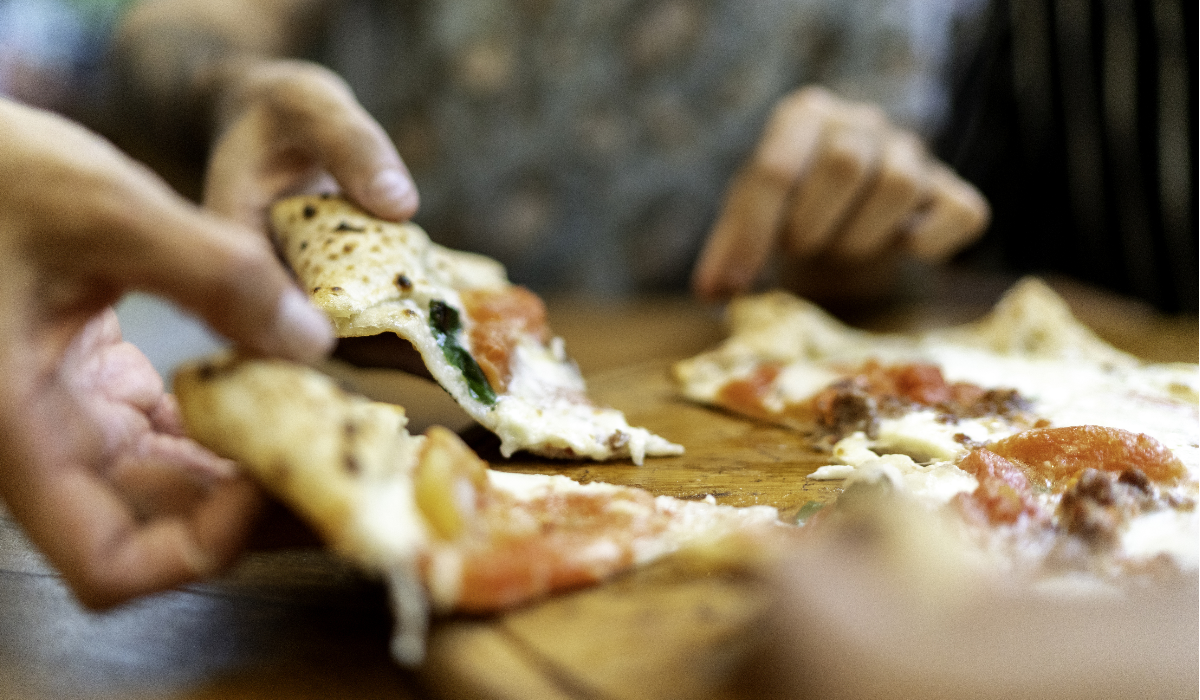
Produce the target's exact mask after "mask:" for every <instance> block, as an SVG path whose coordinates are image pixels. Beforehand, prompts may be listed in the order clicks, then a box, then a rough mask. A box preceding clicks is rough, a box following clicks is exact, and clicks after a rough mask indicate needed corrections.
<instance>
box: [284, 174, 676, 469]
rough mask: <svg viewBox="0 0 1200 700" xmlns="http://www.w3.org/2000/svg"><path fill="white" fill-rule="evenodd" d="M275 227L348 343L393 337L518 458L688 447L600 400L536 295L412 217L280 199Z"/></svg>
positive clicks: (327, 200) (636, 454)
mask: <svg viewBox="0 0 1200 700" xmlns="http://www.w3.org/2000/svg"><path fill="white" fill-rule="evenodd" d="M271 221H272V227H273V229H274V232H275V236H276V241H277V244H278V246H279V248H280V250H282V251H283V254H284V256H285V258H286V259H287V261H288V263H289V264H290V265H291V267H292V269H293V270H294V271H295V273H296V275H297V277H298V278H299V280H300V282H301V284H302V285H303V286H304V287H305V288H306V289H307V291H308V292H309V295H310V297H311V298H312V300H313V302H314V303H315V304H316V305H317V306H318V307H320V308H321V309H323V310H324V311H325V312H326V313H328V314H329V317H330V318H331V319H332V320H333V323H334V327H335V328H336V330H337V333H338V335H339V336H341V337H343V338H350V337H364V336H375V335H379V334H383V333H395V334H396V335H397V336H399V337H400V338H403V339H404V340H407V341H408V342H410V343H412V345H413V347H414V348H415V349H416V350H417V351H418V352H419V353H420V354H421V357H422V359H423V360H424V362H425V365H426V367H427V368H428V369H429V372H430V374H432V376H433V378H434V379H435V380H436V381H437V382H438V383H439V384H441V386H442V387H443V388H445V389H446V391H447V392H449V393H450V395H451V396H453V397H454V399H455V400H456V401H457V402H458V404H459V405H460V406H462V407H463V409H465V410H466V412H467V413H468V414H469V415H470V416H471V417H472V418H473V419H475V420H476V421H478V422H479V423H480V424H482V425H483V426H484V427H486V428H488V429H489V430H491V431H492V432H494V433H495V434H496V435H497V436H499V437H500V441H501V442H500V451H501V453H502V454H503V455H504V456H506V457H507V456H510V455H512V454H513V453H514V452H516V451H517V450H527V451H529V452H533V453H535V454H539V455H543V456H547V457H564V458H576V459H595V460H606V459H613V458H619V457H629V458H631V459H632V460H633V461H634V463H636V464H641V463H642V461H643V459H644V457H645V456H647V455H650V456H665V455H678V454H681V453H682V452H683V448H682V447H681V446H679V445H676V444H673V443H671V442H669V441H667V440H665V439H663V438H662V437H659V436H657V435H654V434H652V433H651V432H649V431H648V430H646V429H644V428H638V427H631V426H630V425H629V424H628V423H627V421H626V420H625V416H624V415H623V414H622V413H621V412H620V411H618V410H615V409H612V408H602V407H598V406H594V405H592V403H591V402H590V401H589V400H588V397H587V393H586V386H585V384H584V381H583V378H582V376H581V375H580V373H579V369H578V367H576V365H575V364H574V362H572V361H571V360H570V358H569V357H568V356H567V354H566V350H565V347H564V344H563V342H562V340H561V339H560V338H556V337H553V336H552V334H551V332H550V329H549V327H548V326H547V324H546V311H545V308H544V306H543V304H542V301H541V299H539V298H538V297H537V296H536V295H535V294H533V293H532V292H530V291H529V290H528V289H525V288H524V287H520V286H515V285H513V284H511V283H510V282H509V281H508V278H507V277H506V275H505V272H504V268H503V267H502V266H501V265H500V264H499V263H497V262H496V261H494V260H492V259H490V258H486V257H483V256H480V255H474V254H471V253H464V252H459V251H454V250H450V249H448V248H444V247H442V246H439V245H437V244H435V243H433V242H431V241H430V240H429V237H428V236H427V235H426V233H425V232H424V231H423V230H421V228H420V227H418V226H417V225H415V224H412V223H405V224H397V223H393V222H388V221H383V220H380V219H376V218H374V217H372V216H370V215H368V214H366V213H365V212H363V211H362V210H360V209H359V208H357V207H355V206H354V205H352V204H350V203H349V202H347V201H345V200H342V199H339V198H335V197H329V196H321V197H318V196H306V197H295V198H292V199H287V200H284V201H282V202H280V203H278V204H277V205H276V206H275V207H274V209H273V211H272V219H271Z"/></svg>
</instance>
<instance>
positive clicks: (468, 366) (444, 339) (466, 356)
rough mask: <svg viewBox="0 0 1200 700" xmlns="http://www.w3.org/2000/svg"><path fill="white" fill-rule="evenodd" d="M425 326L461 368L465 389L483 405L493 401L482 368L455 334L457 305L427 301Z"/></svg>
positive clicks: (458, 325)
mask: <svg viewBox="0 0 1200 700" xmlns="http://www.w3.org/2000/svg"><path fill="white" fill-rule="evenodd" d="M429 327H430V329H432V330H433V339H434V340H435V341H436V342H437V344H438V347H440V348H441V349H442V354H443V355H445V356H446V361H447V362H449V363H450V364H451V365H453V366H454V367H455V368H457V369H458V371H459V372H462V375H463V378H464V379H466V380H467V393H469V394H470V395H471V396H472V397H473V398H474V399H475V400H476V401H478V402H480V403H482V404H484V405H485V406H491V405H493V404H495V403H496V392H495V391H493V390H492V385H491V384H489V383H488V380H487V377H486V376H484V374H483V369H481V368H480V367H479V363H478V362H476V361H475V358H473V357H471V353H469V352H467V351H466V349H465V348H464V347H463V346H462V345H460V344H459V342H458V334H459V333H461V332H462V319H460V318H459V316H458V309H456V308H454V307H453V306H450V305H449V304H447V303H446V302H444V301H439V300H437V299H434V300H432V301H430V302H429Z"/></svg>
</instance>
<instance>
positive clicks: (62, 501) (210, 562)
mask: <svg viewBox="0 0 1200 700" xmlns="http://www.w3.org/2000/svg"><path fill="white" fill-rule="evenodd" d="M40 486H41V487H42V488H41V489H39V490H40V491H41V492H40V493H34V494H32V496H33V497H34V498H35V499H36V500H37V502H39V503H41V504H43V507H41V508H38V509H36V510H35V511H34V512H32V513H29V512H23V513H20V514H18V515H19V516H25V517H21V520H22V523H23V524H24V525H25V527H26V528H27V530H28V532H29V536H30V538H31V539H32V540H33V541H34V542H35V543H36V544H37V545H38V546H39V548H41V549H42V550H43V551H44V552H45V553H46V555H47V557H49V558H50V560H51V561H52V562H54V563H55V565H56V566H57V567H58V568H59V570H60V571H61V572H62V574H63V576H64V578H65V579H66V580H67V583H68V584H69V585H70V586H71V588H72V589H73V590H74V591H75V592H76V595H77V596H78V597H79V599H80V601H81V602H83V603H84V604H85V605H88V606H90V607H107V606H110V605H114V604H116V603H119V602H121V601H124V600H127V599H129V598H133V597H135V596H138V595H143V594H146V593H151V592H155V591H161V590H165V589H169V588H172V587H175V586H178V585H180V584H182V583H186V582H189V581H193V580H196V579H199V578H203V577H207V576H212V575H213V574H215V573H217V572H219V571H221V570H223V569H224V568H226V567H227V566H228V565H229V564H230V563H231V562H232V561H233V559H234V557H235V556H236V555H237V554H238V553H239V552H240V551H242V549H243V548H244V546H245V542H246V538H247V537H248V533H250V532H251V531H252V526H253V522H254V519H255V517H256V515H257V513H258V510H259V508H260V505H261V501H260V498H261V497H260V496H259V494H258V492H257V490H256V489H255V488H254V487H253V485H251V484H250V483H249V482H248V481H246V480H243V479H231V480H228V481H225V482H222V483H220V484H218V485H216V486H214V487H212V488H211V490H210V491H209V493H208V495H207V498H206V499H205V500H204V501H203V503H201V504H200V505H199V506H198V507H196V508H195V509H194V510H193V511H192V512H191V513H190V514H189V515H187V516H186V517H170V518H161V519H157V520H153V521H151V522H149V523H147V524H139V523H138V522H137V521H136V520H135V518H134V516H133V514H132V512H131V511H130V510H129V509H128V507H127V506H126V505H125V503H124V502H123V501H122V500H121V499H120V498H118V497H117V495H116V494H115V493H114V492H113V491H112V490H111V489H110V488H109V486H108V484H107V483H106V482H104V481H103V480H101V479H99V478H98V477H96V476H95V475H94V474H91V473H88V472H86V471H68V472H65V473H57V474H56V478H55V479H53V480H45V481H43V482H41V483H40ZM47 504H50V505H53V507H45V506H46V505H47Z"/></svg>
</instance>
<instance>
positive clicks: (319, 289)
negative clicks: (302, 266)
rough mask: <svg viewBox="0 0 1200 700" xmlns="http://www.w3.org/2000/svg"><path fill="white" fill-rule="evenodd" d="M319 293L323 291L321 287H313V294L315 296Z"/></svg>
mask: <svg viewBox="0 0 1200 700" xmlns="http://www.w3.org/2000/svg"><path fill="white" fill-rule="evenodd" d="M319 291H321V288H320V287H313V290H312V293H313V294H316V293H317V292H319Z"/></svg>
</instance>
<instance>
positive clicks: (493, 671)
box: [0, 279, 1197, 700]
mask: <svg viewBox="0 0 1200 700" xmlns="http://www.w3.org/2000/svg"><path fill="white" fill-rule="evenodd" d="M1009 281H1010V280H1000V281H999V282H996V281H982V282H981V281H979V280H978V279H974V281H971V282H970V283H969V284H966V286H964V282H963V281H962V280H958V281H956V280H954V279H950V280H949V281H947V282H945V283H944V284H945V285H946V286H947V289H941V290H939V291H940V293H939V294H938V295H937V296H936V297H935V298H936V299H938V300H939V301H935V302H931V303H919V304H909V305H904V306H899V307H895V308H892V309H888V310H887V311H886V312H885V313H883V314H881V315H877V316H874V317H867V318H862V319H858V320H859V321H860V325H864V326H866V327H871V328H876V329H887V330H895V329H904V328H907V329H915V328H922V327H928V326H930V325H939V324H945V323H956V322H960V321H964V320H968V319H970V318H973V317H975V316H977V315H979V314H980V313H982V312H983V311H985V310H986V309H987V308H988V307H989V306H990V304H991V303H992V302H993V301H994V300H995V298H996V296H997V295H998V294H999V293H1000V291H1002V290H1003V288H1004V286H1006V284H1007V283H1008V282H1009ZM1058 286H1059V289H1060V291H1062V292H1063V293H1064V295H1065V296H1066V297H1067V298H1068V299H1069V300H1070V301H1071V303H1072V305H1073V307H1074V308H1075V309H1076V311H1077V313H1079V315H1080V316H1081V317H1082V318H1083V320H1084V321H1086V322H1088V323H1089V324H1090V325H1092V326H1093V327H1095V328H1096V329H1097V330H1098V331H1099V332H1100V333H1101V335H1103V336H1105V337H1106V338H1107V339H1109V340H1110V341H1111V342H1114V343H1115V344H1117V345H1118V346H1120V347H1124V348H1126V349H1129V350H1131V351H1133V352H1135V353H1138V354H1141V355H1142V356H1144V357H1148V358H1150V359H1154V360H1178V361H1189V362H1195V361H1196V359H1197V325H1196V320H1195V319H1194V318H1164V317H1161V316H1158V315H1156V314H1153V313H1151V312H1149V311H1147V310H1146V309H1145V308H1143V307H1140V306H1138V305H1136V304H1132V303H1129V302H1127V301H1124V300H1121V299H1117V298H1114V297H1109V296H1106V295H1103V294H1099V293H1096V292H1095V291H1094V290H1089V289H1086V288H1082V287H1079V286H1077V285H1071V284H1069V283H1060V284H1059V285H1058ZM949 292H953V293H949ZM551 324H552V326H553V327H554V329H555V331H556V332H557V333H559V334H560V335H562V336H563V337H564V338H566V340H567V347H568V351H569V352H571V354H572V355H573V356H574V357H575V358H576V359H577V361H578V362H579V364H580V366H581V367H582V368H583V369H584V370H585V374H586V375H587V376H588V377H589V384H590V387H591V391H592V393H593V395H594V397H595V398H597V399H598V400H599V401H602V402H606V403H609V404H611V405H614V406H616V407H618V408H621V409H623V410H625V411H626V412H627V413H628V414H629V416H630V418H631V422H632V423H634V424H643V425H647V426H648V427H650V428H651V429H653V430H657V431H659V432H661V433H662V434H664V435H666V436H667V437H669V438H671V439H674V440H677V441H680V442H683V443H685V444H686V445H687V447H688V449H689V453H688V455H687V456H685V457H683V458H679V459H674V460H671V459H664V460H651V461H648V463H647V465H646V466H645V467H642V468H636V467H633V466H632V465H629V464H614V465H595V464H567V465H563V464H561V463H559V464H555V463H550V462H545V461H539V460H518V461H515V462H512V463H508V464H505V465H500V464H498V465H497V466H500V467H502V468H508V469H515V470H523V471H533V470H543V471H544V470H547V469H555V470H556V471H559V472H561V473H565V474H568V475H570V476H572V477H574V478H577V479H581V480H585V481H588V480H606V481H614V482H618V483H627V484H635V485H639V486H642V487H645V488H648V489H650V490H651V491H654V492H657V493H666V494H669V495H674V496H681V497H688V498H696V497H702V496H703V495H706V494H712V495H713V496H714V497H716V498H717V499H718V500H719V501H721V502H724V503H731V504H735V505H749V504H753V503H767V504H771V505H775V506H778V507H780V509H781V511H782V512H783V514H784V516H785V517H786V516H788V515H794V513H795V511H796V510H797V509H798V508H799V507H800V506H801V505H802V504H803V503H805V502H807V501H809V500H823V499H825V498H828V497H830V496H831V495H832V494H833V492H834V490H835V487H833V486H829V485H827V484H825V483H824V482H822V485H814V484H809V483H807V482H805V480H804V475H805V474H806V473H807V472H808V471H810V470H811V469H812V468H814V467H815V466H818V465H819V464H820V463H821V459H820V458H819V457H817V456H815V455H813V454H812V453H811V451H809V450H807V449H806V447H805V446H804V445H802V444H800V442H799V440H798V439H797V438H796V437H795V436H792V435H790V434H788V433H786V432H785V431H781V430H778V429H774V428H768V427H762V426H757V425H754V424H751V423H748V422H746V421H743V420H741V419H737V418H735V417H732V416H726V415H723V414H720V413H716V412H712V411H707V410H705V409H701V408H699V407H696V406H692V405H689V404H686V403H684V402H682V401H680V400H678V399H677V398H675V396H674V394H673V392H672V389H671V386H670V384H669V382H668V380H667V377H666V368H667V367H668V366H669V363H670V361H672V360H674V359H678V358H681V357H685V356H687V355H690V354H694V353H695V352H698V351H699V350H702V349H704V348H706V347H709V346H711V345H712V344H714V343H715V342H717V341H718V340H719V339H720V338H721V335H722V331H721V326H720V321H719V312H718V310H717V309H714V308H706V307H702V306H700V305H697V304H695V303H693V302H691V301H688V300H685V299H678V298H671V299H646V300H640V301H637V302H631V303H626V304H619V305H604V304H597V303H585V302H578V301H575V302H573V301H569V300H563V301H559V302H555V303H553V304H551ZM330 369H331V371H332V372H333V373H335V374H338V375H340V376H341V377H342V378H343V379H346V380H347V381H350V382H351V383H353V384H356V385H358V386H360V387H361V388H363V389H364V390H368V393H371V394H373V395H375V396H376V397H377V398H382V399H391V400H396V401H398V402H400V403H403V404H405V405H406V406H408V407H409V409H410V414H411V415H412V418H413V422H412V427H414V428H416V429H418V430H419V429H423V428H424V427H425V426H426V425H429V424H432V423H441V424H448V425H451V426H452V427H455V428H465V427H467V424H468V423H467V421H466V420H465V416H463V414H462V413H461V412H460V411H458V409H457V407H455V406H453V404H451V403H450V402H449V401H448V399H446V398H445V396H444V394H443V393H442V392H441V391H440V390H438V389H435V388H432V387H430V386H428V385H424V384H422V383H421V382H420V381H418V380H414V379H412V378H408V377H395V376H392V375H391V374H389V373H385V372H379V371H360V370H350V369H347V368H345V367H340V366H332V367H331V368H330ZM664 406H669V407H670V410H669V411H664V410H661V409H662V407H664ZM468 434H469V435H470V433H468ZM474 438H475V441H476V444H477V445H478V446H479V448H480V449H481V450H483V451H485V452H486V451H487V450H488V449H489V446H488V441H487V440H486V439H478V436H474ZM733 467H736V468H733ZM763 600H764V591H763V590H762V589H761V586H759V584H758V583H757V582H756V581H754V580H747V579H739V578H738V577H736V576H724V577H723V576H708V577H695V578H692V579H690V580H689V579H688V578H687V577H682V578H681V577H679V576H675V575H672V572H671V571H669V567H668V569H664V568H663V567H657V568H652V569H649V570H646V571H642V572H637V573H635V574H633V575H631V576H627V577H623V578H621V579H618V580H617V581H615V582H613V583H611V584H609V585H606V586H603V587H600V588H596V589H592V590H588V591H581V592H577V593H573V594H570V595H567V596H561V597H559V598H556V599H554V600H551V601H548V602H546V603H543V604H539V605H534V606H530V607H528V608H525V609H523V610H519V611H516V612H514V613H510V614H508V615H505V616H501V617H495V618H484V619H461V618H459V619H448V620H442V621H439V622H438V623H437V624H436V625H435V629H434V632H433V634H432V637H431V642H430V662H429V663H428V664H426V666H425V667H424V668H422V669H420V670H418V671H416V672H409V671H405V670H402V669H400V668H398V667H397V666H396V665H395V664H393V663H392V662H391V661H390V659H389V658H388V656H387V641H388V637H389V634H390V625H391V616H390V614H389V612H388V610H387V605H386V600H385V596H384V592H383V589H382V588H381V587H380V586H379V585H377V584H375V583H372V582H370V581H365V580H363V579H362V578H361V577H359V576H358V575H356V574H355V573H354V572H352V571H350V570H348V569H347V568H346V567H344V566H343V565H341V564H340V563H339V562H337V561H336V560H334V559H332V558H331V557H329V556H327V555H326V554H324V553H323V552H321V551H317V550H297V551H286V552H274V553H258V554H254V555H251V556H249V557H248V558H247V559H246V560H245V561H244V563H243V564H242V565H240V566H239V567H238V568H237V570H236V571H234V572H233V573H232V574H231V575H229V576H227V577H225V578H222V579H220V580H216V581H211V582H206V583H203V584H196V585H191V586H186V587H184V588H182V589H180V590H176V591H172V592H168V593H163V594H160V595H156V596H152V597H149V598H145V599H142V600H139V601H135V602H133V603H130V604H127V605H125V606H122V607H120V608H118V609H116V610H112V611H109V612H105V613H92V612H87V611H85V610H83V609H81V608H80V607H79V606H78V605H77V604H76V603H75V601H74V600H73V599H72V598H71V596H70V594H69V592H68V591H67V590H66V588H65V587H64V585H63V583H62V581H61V579H60V578H59V577H58V576H57V575H56V574H55V573H54V571H53V570H52V569H51V568H50V567H49V566H48V565H47V564H46V563H45V562H44V561H43V559H42V558H41V557H40V555H39V554H38V553H37V552H36V551H34V550H33V549H31V547H30V546H29V544H28V543H27V541H26V540H25V538H24V537H23V535H22V534H21V532H20V531H19V529H18V528H17V527H16V526H15V525H14V524H13V523H12V522H11V521H10V520H9V519H8V518H7V517H6V516H4V515H3V514H2V513H0V699H5V700H7V699H8V698H28V699H30V700H40V699H43V698H45V699H50V698H289V699H290V700H302V699H304V698H376V697H388V698H433V697H493V698H504V697H511V698H533V697H545V698H589V699H592V698H622V699H624V698H666V697H717V696H721V697H737V696H738V693H737V692H736V689H732V690H731V689H730V688H729V687H728V686H729V683H728V681H729V678H730V674H731V673H733V671H734V668H735V666H736V663H737V658H738V657H737V652H738V650H739V649H741V648H742V645H741V641H742V640H743V639H744V637H745V632H746V626H747V624H749V621H751V620H753V619H754V618H755V615H757V614H758V613H759V612H760V611H761V606H762V603H763ZM597 615H601V616H602V617H601V619H602V620H603V624H596V619H597ZM580 658H587V659H589V660H590V661H589V663H587V664H582V665H581V664H578V663H576V660H578V659H580Z"/></svg>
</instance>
